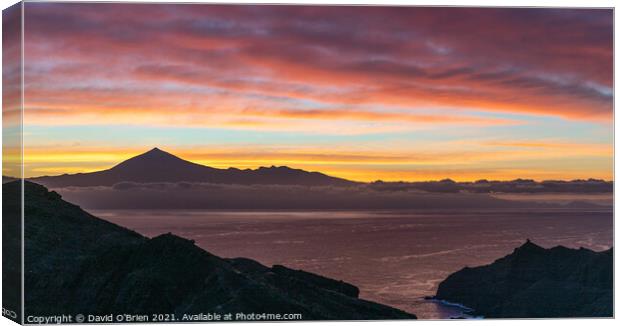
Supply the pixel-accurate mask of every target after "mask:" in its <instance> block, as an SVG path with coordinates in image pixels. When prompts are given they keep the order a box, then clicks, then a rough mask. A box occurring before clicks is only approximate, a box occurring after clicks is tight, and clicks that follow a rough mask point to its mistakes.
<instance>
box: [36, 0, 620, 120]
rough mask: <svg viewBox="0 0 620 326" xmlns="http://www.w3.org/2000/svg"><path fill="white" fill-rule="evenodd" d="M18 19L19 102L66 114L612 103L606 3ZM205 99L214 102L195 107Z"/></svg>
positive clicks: (43, 9) (40, 7) (585, 112)
mask: <svg viewBox="0 0 620 326" xmlns="http://www.w3.org/2000/svg"><path fill="white" fill-rule="evenodd" d="M155 17H156V18H155ZM26 20H27V22H28V23H27V24H26V35H27V38H26V54H27V58H26V59H27V61H29V62H32V63H33V64H32V65H31V67H29V68H28V70H27V71H26V84H27V87H26V88H27V89H26V95H27V98H28V101H27V102H28V103H27V104H29V105H34V106H37V107H40V108H48V109H59V108H62V109H63V110H64V111H56V112H55V116H60V117H63V118H64V117H69V116H74V115H76V112H77V111H82V115H81V117H79V118H74V120H75V121H76V123H77V122H78V121H82V122H85V121H91V122H92V121H93V120H95V121H98V119H92V117H98V116H103V117H106V116H110V115H112V116H113V117H111V118H110V119H109V120H106V119H104V120H102V121H104V122H105V123H111V121H114V120H120V121H130V120H133V121H138V122H140V123H145V124H148V123H155V124H157V123H166V121H168V120H166V119H165V118H163V117H164V116H165V117H168V116H169V115H170V112H171V110H187V109H188V108H194V109H193V110H190V111H189V112H188V115H189V114H196V115H197V117H198V119H187V120H178V119H177V120H173V121H172V122H170V123H175V124H184V125H191V122H192V121H199V123H203V124H208V123H209V121H206V120H205V119H203V118H201V116H204V115H208V114H213V113H215V114H216V115H222V112H223V111H225V110H226V109H228V108H230V103H231V98H234V99H236V101H237V104H238V106H237V108H239V110H238V111H237V112H238V114H237V117H232V118H231V119H230V120H231V121H242V120H243V114H244V111H243V110H242V109H241V108H242V107H243V106H251V107H263V108H273V110H272V111H269V110H267V109H265V112H266V113H271V114H272V115H273V116H274V117H276V118H282V117H284V114H283V113H289V112H288V111H286V110H285V111H283V107H282V102H283V101H284V102H287V103H286V104H288V106H289V108H290V107H291V106H299V105H302V104H303V103H305V101H313V102H315V103H319V104H320V105H322V106H327V107H326V108H327V109H328V110H334V113H333V114H334V115H336V116H337V115H338V114H341V113H338V110H339V108H341V107H342V106H348V107H349V108H350V109H349V110H351V111H360V112H363V110H361V109H359V108H356V106H360V105H381V106H382V107H384V106H397V107H401V108H402V107H405V108H407V109H409V110H410V111H411V112H410V113H409V114H410V115H412V116H418V117H419V116H420V114H419V113H417V110H420V109H422V108H424V109H428V108H429V107H430V108H433V107H446V106H456V107H460V108H461V109H462V111H461V115H462V116H465V117H464V118H463V120H462V124H464V125H467V124H469V123H472V122H473V123H474V125H476V123H477V122H476V121H475V120H476V119H475V117H471V116H470V117H466V116H467V115H468V114H470V113H471V111H476V112H478V111H481V110H482V111H490V112H511V113H519V114H527V115H534V116H538V115H543V116H556V117H562V118H566V119H576V120H588V121H610V119H611V115H612V73H611V71H612V12H611V10H601V9H542V8H538V9H518V8H512V9H492V8H415V7H401V8H388V7H334V6H330V7H327V6H326V7H320V6H310V7H308V6H251V5H248V6H227V5H161V4H149V5H144V4H141V5H137V4H40V3H29V4H27V5H26ZM102 66H105V68H104V69H102ZM192 87H193V89H192ZM119 88H120V89H121V90H119ZM190 89H191V90H190ZM205 102H208V103H209V108H211V109H213V108H215V112H213V111H211V110H205V111H201V110H200V109H197V108H196V106H198V107H205V105H204V104H203V103H205ZM239 102H244V103H243V105H241V103H239ZM78 103H80V104H78ZM317 105H318V104H317ZM120 110H124V111H125V112H128V114H127V115H124V116H123V115H121V114H120V113H119V111H120ZM109 111H112V113H109ZM233 111H234V110H233ZM291 112H292V111H291ZM299 112H306V113H307V112H310V111H303V110H301V111H299ZM129 113H131V116H132V117H133V118H132V119H130V118H129V116H130V114H129ZM78 115H79V114H78ZM228 115H234V112H233V113H228ZM158 117H161V118H158ZM315 117H316V115H315V114H305V115H296V116H288V118H291V119H300V118H304V119H313V118H315ZM340 117H344V116H343V115H342V114H341V115H340ZM358 117H359V115H358ZM347 118H348V117H347ZM351 118H355V116H351ZM60 120H61V119H58V120H55V119H53V118H52V117H51V115H45V116H42V117H40V118H38V119H37V123H40V124H46V123H52V124H53V123H56V121H60ZM214 120H215V121H217V122H221V121H220V120H222V119H214ZM378 120H379V121H387V120H391V119H382V118H379V119H378ZM421 120H424V119H418V122H420V121H421ZM441 120H443V117H441V116H438V117H436V118H433V119H430V120H429V121H427V122H428V123H437V122H439V121H441ZM266 124H269V122H266V121H262V124H261V123H259V121H254V123H250V124H247V123H246V124H244V125H245V127H246V128H256V127H257V126H260V125H262V126H265V125H266ZM277 127H278V126H277V124H276V125H274V128H277ZM302 127H303V126H302ZM306 128H308V129H310V128H312V125H309V126H308V127H306Z"/></svg>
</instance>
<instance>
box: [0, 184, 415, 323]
mask: <svg viewBox="0 0 620 326" xmlns="http://www.w3.org/2000/svg"><path fill="white" fill-rule="evenodd" d="M21 187H22V185H21V182H19V181H15V182H10V183H6V184H3V185H2V188H3V196H5V197H4V199H5V204H6V205H5V206H3V211H4V212H5V213H7V214H5V215H4V216H5V217H7V218H8V217H12V220H15V221H19V220H20V218H21V217H20V214H19V212H20V203H21V201H20V200H19V198H20V197H21V196H20V195H21ZM23 187H24V198H25V201H24V225H25V233H24V234H25V238H24V243H25V248H27V250H26V251H25V266H27V269H26V271H25V273H24V279H25V280H24V284H25V292H24V293H25V303H26V304H25V315H41V316H42V315H57V314H59V313H64V314H72V315H75V314H78V313H79V314H97V315H104V314H149V315H150V314H161V313H174V314H176V318H177V322H178V321H183V320H180V319H179V318H180V316H182V315H183V314H198V313H206V312H211V313H219V314H226V313H232V314H233V315H234V314H235V313H237V312H244V313H248V312H255V313H267V314H289V313H300V314H302V316H303V320H359V319H415V318H416V316H415V315H413V314H410V313H406V312H404V311H401V310H398V309H396V308H392V307H389V306H385V305H382V304H378V303H374V302H371V301H366V300H364V299H361V298H359V297H358V295H359V289H358V288H357V287H356V286H354V285H352V284H349V283H346V282H344V281H339V280H334V279H330V278H327V277H324V276H321V275H318V274H313V273H309V272H304V271H298V270H293V269H290V268H287V267H284V266H277V265H276V266H273V267H267V266H264V265H262V264H260V263H259V262H256V261H253V260H251V259H248V258H235V259H228V258H221V257H218V256H216V255H213V254H211V253H209V252H207V251H206V250H204V249H202V248H199V247H197V246H196V245H195V244H194V241H192V240H189V239H184V238H181V237H178V236H176V235H173V234H170V233H167V234H162V235H159V236H156V237H153V238H147V237H144V236H142V235H140V234H138V233H136V232H134V231H132V230H129V229H126V228H123V227H121V226H118V225H116V224H113V223H111V222H108V221H105V220H102V219H99V218H97V217H96V216H93V215H91V214H89V213H87V212H85V211H83V210H82V209H81V208H80V207H79V206H77V205H74V204H72V203H69V202H66V201H64V200H63V199H62V198H61V196H60V195H59V194H58V193H56V192H54V191H49V190H48V189H46V188H45V187H44V186H41V185H38V184H35V183H31V182H25V183H24V184H23ZM5 222H6V221H5V219H3V223H5ZM5 231H6V229H5V228H3V236H7V235H8V234H6V232H5ZM16 252H17V251H16ZM4 258H5V257H3V259H4ZM4 262H6V263H7V264H9V265H14V264H15V262H13V261H4ZM3 276H4V275H3Z"/></svg>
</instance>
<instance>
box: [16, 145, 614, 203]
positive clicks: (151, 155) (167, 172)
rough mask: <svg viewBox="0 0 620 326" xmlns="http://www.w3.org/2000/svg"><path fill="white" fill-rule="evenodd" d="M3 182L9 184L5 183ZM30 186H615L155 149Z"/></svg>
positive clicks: (522, 189) (544, 189)
mask: <svg viewBox="0 0 620 326" xmlns="http://www.w3.org/2000/svg"><path fill="white" fill-rule="evenodd" d="M4 178H5V181H10V180H13V178H10V177H4ZM28 180H30V181H33V182H36V183H39V184H42V185H45V186H46V187H50V188H59V187H90V186H113V185H115V184H118V183H121V182H135V183H158V182H167V183H176V182H189V183H213V184H229V185H296V186H336V187H352V186H359V185H367V186H368V187H370V188H371V189H372V190H376V191H408V190H420V191H425V192H433V193H459V192H463V191H465V192H471V193H494V192H501V193H611V192H613V182H611V181H605V180H598V179H587V180H581V179H580V180H571V181H563V180H547V181H541V182H537V181H534V180H531V179H515V180H511V181H493V180H485V179H482V180H477V181H473V182H455V181H453V180H451V179H444V180H440V181H418V182H406V181H392V182H384V181H381V180H378V181H375V182H371V183H364V182H356V181H351V180H346V179H343V178H338V177H334V176H329V175H327V174H324V173H321V172H309V171H305V170H302V169H295V168H291V167H288V166H275V165H272V166H271V167H259V168H257V169H237V168H234V167H230V168H227V169H218V168H213V167H209V166H205V165H200V164H197V163H193V162H190V161H187V160H184V159H182V158H179V157H177V156H175V155H173V154H170V153H168V152H166V151H163V150H161V149H159V148H157V147H155V148H153V149H151V150H149V151H147V152H145V153H143V154H140V155H137V156H134V157H132V158H130V159H127V160H125V161H123V162H121V163H119V164H117V165H115V166H114V167H112V168H110V169H107V170H102V171H96V172H90V173H77V174H63V175H58V176H41V177H34V178H29V179H28Z"/></svg>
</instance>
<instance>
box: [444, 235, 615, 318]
mask: <svg viewBox="0 0 620 326" xmlns="http://www.w3.org/2000/svg"><path fill="white" fill-rule="evenodd" d="M436 298H437V299H441V300H446V301H450V302H455V303H459V304H462V305H465V306H467V307H470V308H472V309H473V310H474V312H475V314H479V315H483V316H485V317H496V318H545V317H611V316H613V250H612V249H609V250H606V251H602V252H594V251H592V250H589V249H584V248H580V249H569V248H566V247H562V246H558V247H554V248H551V249H545V248H542V247H540V246H538V245H536V244H534V243H533V242H531V241H529V240H528V241H527V242H526V243H525V244H523V245H522V246H520V247H519V248H516V249H515V250H514V251H513V253H512V254H510V255H508V256H506V257H504V258H501V259H498V260H496V261H495V262H494V263H492V264H490V265H486V266H480V267H475V268H464V269H462V270H460V271H458V272H456V273H454V274H452V275H450V276H448V278H446V279H445V280H444V281H443V282H441V283H440V284H439V288H438V290H437V295H436Z"/></svg>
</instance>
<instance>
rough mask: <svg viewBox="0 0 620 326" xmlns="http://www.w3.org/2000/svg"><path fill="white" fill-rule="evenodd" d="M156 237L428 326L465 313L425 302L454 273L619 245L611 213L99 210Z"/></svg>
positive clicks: (576, 210) (435, 303) (604, 210)
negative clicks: (534, 251) (508, 259)
mask: <svg viewBox="0 0 620 326" xmlns="http://www.w3.org/2000/svg"><path fill="white" fill-rule="evenodd" d="M90 212H91V213H92V214H94V215H95V216H98V217H101V218H104V219H106V220H109V221H111V222H113V223H116V224H119V225H122V226H125V227H127V228H129V229H133V230H135V231H137V232H139V233H141V234H144V235H146V236H149V237H152V236H156V235H159V234H162V233H167V232H172V233H174V234H176V235H179V236H182V237H185V238H189V239H193V240H195V241H196V244H197V245H198V246H200V247H202V248H204V249H205V250H207V251H209V252H211V253H213V254H215V255H218V256H221V257H229V258H232V257H247V258H251V259H254V260H257V261H259V262H261V263H263V264H265V265H268V266H271V265H274V264H281V265H285V266H287V267H290V268H295V269H303V270H306V271H309V272H314V273H318V274H321V275H324V276H327V277H331V278H334V279H339V280H343V281H346V282H349V283H352V284H354V285H356V286H358V287H359V288H360V290H361V293H360V297H362V298H364V299H368V300H372V301H376V302H379V303H383V304H387V305H390V306H394V307H397V308H400V309H402V310H405V311H408V312H412V313H415V314H416V315H417V316H418V318H422V319H444V318H451V317H459V316H461V315H462V313H463V310H462V309H461V308H459V307H457V306H449V305H444V304H440V303H437V302H432V301H428V300H424V297H425V296H431V295H433V294H434V293H435V291H436V289H437V285H438V284H439V282H441V281H442V280H443V279H445V278H446V277H447V276H448V275H449V274H450V273H453V272H455V271H458V270H460V269H461V268H463V267H465V266H469V267H473V266H478V265H483V264H489V263H491V262H493V261H494V260H495V259H498V258H500V257H503V256H505V255H507V254H509V253H511V252H512V251H513V249H514V248H516V247H518V246H520V245H521V244H523V243H524V242H525V241H526V239H530V240H532V241H533V242H535V243H536V244H539V245H541V246H543V247H551V246H556V245H563V246H567V247H572V248H578V247H585V248H590V249H593V250H597V251H599V250H604V249H608V248H609V247H610V246H612V244H613V213H612V210H611V209H532V210H475V211H474V210H386V211H341V210H333V211H213V210H90Z"/></svg>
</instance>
